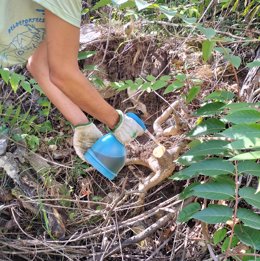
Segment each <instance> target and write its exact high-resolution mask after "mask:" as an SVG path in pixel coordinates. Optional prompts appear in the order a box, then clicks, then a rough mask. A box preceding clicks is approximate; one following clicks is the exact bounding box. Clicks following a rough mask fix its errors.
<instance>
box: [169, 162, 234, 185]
mask: <svg viewBox="0 0 260 261" xmlns="http://www.w3.org/2000/svg"><path fill="white" fill-rule="evenodd" d="M233 171H234V165H233V164H232V163H231V162H228V161H225V160H221V159H207V160H203V161H200V162H197V163H193V164H192V165H191V166H189V167H188V168H185V169H184V170H181V171H179V172H178V173H177V174H175V175H173V176H172V177H171V178H172V179H173V180H185V179H190V178H192V177H194V176H197V175H199V174H202V175H205V176H211V177H213V176H218V175H224V174H231V173H233Z"/></svg>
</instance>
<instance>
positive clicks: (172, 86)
mask: <svg viewBox="0 0 260 261" xmlns="http://www.w3.org/2000/svg"><path fill="white" fill-rule="evenodd" d="M183 86H184V82H180V81H178V80H176V81H174V82H173V83H172V84H170V85H169V86H168V87H167V88H166V89H165V91H164V93H163V94H167V93H169V92H172V91H173V90H177V89H179V88H181V87H183Z"/></svg>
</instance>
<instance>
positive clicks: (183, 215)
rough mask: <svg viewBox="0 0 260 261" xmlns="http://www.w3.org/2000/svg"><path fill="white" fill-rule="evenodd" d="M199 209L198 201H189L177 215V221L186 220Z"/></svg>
mask: <svg viewBox="0 0 260 261" xmlns="http://www.w3.org/2000/svg"><path fill="white" fill-rule="evenodd" d="M199 210H200V204H199V203H198V202H194V203H191V204H189V205H187V206H186V207H185V208H183V209H182V210H181V212H180V213H179V215H178V218H177V222H187V221H188V220H190V219H191V216H192V215H193V214H195V213H196V212H198V211H199Z"/></svg>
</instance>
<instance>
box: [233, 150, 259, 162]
mask: <svg viewBox="0 0 260 261" xmlns="http://www.w3.org/2000/svg"><path fill="white" fill-rule="evenodd" d="M254 159H260V150H259V151H252V152H246V153H241V154H238V155H236V156H234V157H233V158H230V159H229V160H230V161H233V160H254Z"/></svg>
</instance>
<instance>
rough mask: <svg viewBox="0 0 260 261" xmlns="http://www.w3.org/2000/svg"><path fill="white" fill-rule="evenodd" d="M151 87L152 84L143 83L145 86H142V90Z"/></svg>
mask: <svg viewBox="0 0 260 261" xmlns="http://www.w3.org/2000/svg"><path fill="white" fill-rule="evenodd" d="M150 87H151V83H150V82H145V83H143V85H142V86H141V89H142V90H147V89H148V88H150Z"/></svg>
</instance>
